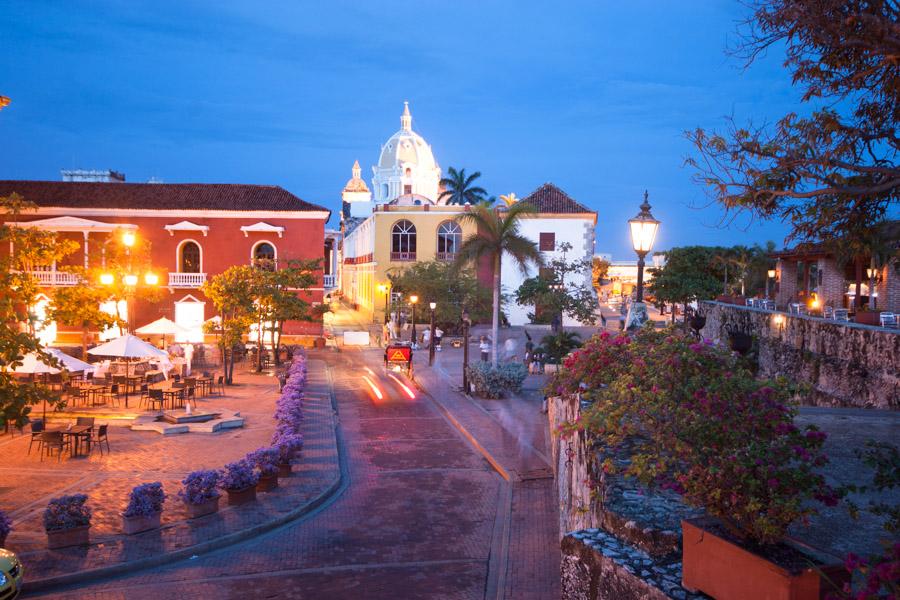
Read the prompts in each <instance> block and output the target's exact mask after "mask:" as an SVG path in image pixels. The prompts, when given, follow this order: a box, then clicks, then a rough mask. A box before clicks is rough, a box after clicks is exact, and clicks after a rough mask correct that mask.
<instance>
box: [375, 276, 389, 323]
mask: <svg viewBox="0 0 900 600" xmlns="http://www.w3.org/2000/svg"><path fill="white" fill-rule="evenodd" d="M390 289H391V288H390V286H388V284H386V283H379V284H378V291H379V292H381V293H382V294H384V320H385V322H387V320H388V318H389V313H388V297H389V294H388V290H390Z"/></svg>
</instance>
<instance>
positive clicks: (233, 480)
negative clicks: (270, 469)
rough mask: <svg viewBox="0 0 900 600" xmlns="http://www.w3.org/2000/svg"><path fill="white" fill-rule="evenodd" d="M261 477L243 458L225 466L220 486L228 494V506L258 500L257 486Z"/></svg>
mask: <svg viewBox="0 0 900 600" xmlns="http://www.w3.org/2000/svg"><path fill="white" fill-rule="evenodd" d="M258 481H259V475H257V474H256V471H254V470H253V465H251V464H250V463H249V462H248V461H247V459H245V458H242V459H241V460H237V461H235V462H232V463H228V464H227V465H225V473H224V474H223V475H222V479H221V481H219V486H220V487H221V488H223V489H224V490H225V492H227V493H228V504H229V505H230V506H237V505H240V504H245V503H247V502H252V501H253V500H256V484H257V482H258Z"/></svg>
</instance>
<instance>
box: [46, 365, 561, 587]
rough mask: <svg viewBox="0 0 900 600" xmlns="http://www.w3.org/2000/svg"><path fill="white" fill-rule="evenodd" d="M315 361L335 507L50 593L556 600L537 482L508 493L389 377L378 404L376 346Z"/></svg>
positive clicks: (423, 400)
mask: <svg viewBox="0 0 900 600" xmlns="http://www.w3.org/2000/svg"><path fill="white" fill-rule="evenodd" d="M312 356H315V357H316V358H319V357H325V358H326V360H327V361H328V363H329V365H330V367H331V368H330V372H331V376H332V379H333V383H334V393H335V398H336V404H337V409H338V420H339V425H340V426H339V429H340V432H341V433H340V435H341V437H342V448H343V452H344V455H345V457H346V459H347V461H346V462H347V465H346V466H347V470H346V473H345V477H344V480H343V482H342V488H341V489H340V490H339V491H338V492H337V494H335V496H334V497H333V501H332V502H331V503H326V504H325V505H324V506H323V507H321V508H320V509H318V510H317V511H316V512H314V513H313V514H311V515H309V516H307V517H305V518H301V519H300V520H299V521H297V522H294V523H291V524H288V525H285V526H283V527H281V528H279V529H276V530H274V531H272V532H270V533H268V534H265V535H263V536H261V537H258V538H255V539H252V540H248V541H246V542H243V543H240V544H237V545H234V546H231V547H229V548H225V549H223V550H219V551H215V552H212V553H209V554H204V555H201V556H199V557H196V558H193V559H190V560H185V561H182V562H178V563H174V564H171V565H168V566H165V567H162V568H159V569H155V570H145V571H140V572H137V573H134V574H129V575H125V576H122V577H118V578H111V579H106V580H102V581H98V582H93V583H89V584H84V585H79V586H73V587H70V588H68V589H61V590H57V591H54V592H53V593H51V594H49V595H47V596H45V597H54V598H159V597H164V596H170V597H178V598H210V597H221V598H232V597H234V598H237V597H241V598H273V597H279V598H372V599H380V598H385V599H386V598H472V599H475V598H477V599H482V598H498V597H507V598H535V599H538V598H554V597H558V591H556V589H557V588H556V583H555V581H552V580H551V582H550V583H549V587H548V582H547V581H546V580H545V579H546V578H545V577H544V573H546V572H547V571H548V565H546V564H541V563H544V562H547V561H549V562H550V564H549V572H550V573H552V574H553V576H554V578H555V574H556V573H557V569H558V562H557V561H558V559H557V558H556V556H555V555H554V554H553V552H554V548H555V547H556V540H555V539H552V538H551V539H549V540H548V539H545V538H544V537H543V536H542V535H537V536H536V535H535V533H536V532H537V533H540V531H541V528H540V527H534V521H535V516H536V509H538V508H540V509H542V510H544V511H551V510H553V508H554V507H553V506H552V502H550V506H546V504H547V500H548V497H547V495H546V494H545V493H544V492H543V487H542V486H536V485H535V483H534V482H532V483H530V484H527V485H526V486H525V487H524V488H523V490H522V493H521V494H515V495H512V494H510V491H511V490H510V485H509V484H508V483H507V482H506V481H505V480H504V479H503V478H502V477H500V476H499V475H498V474H497V472H496V471H495V470H494V469H493V468H492V467H491V466H490V465H489V464H488V462H487V461H486V460H485V458H484V456H482V455H481V454H480V453H479V452H477V451H476V450H475V449H474V448H473V446H472V445H471V444H470V443H469V441H467V440H466V438H465V437H464V436H463V435H462V434H461V433H460V432H459V431H458V430H457V428H455V427H454V426H453V425H452V424H451V422H450V421H449V420H448V419H447V418H446V416H445V415H444V414H442V412H441V411H440V410H439V409H438V408H437V407H436V405H435V404H434V401H433V400H431V399H430V398H428V397H426V396H425V395H423V394H422V393H417V394H415V395H416V398H414V399H411V398H409V397H407V396H406V395H404V394H401V393H399V392H400V389H399V388H391V387H389V385H388V384H389V380H385V381H387V382H388V384H385V383H382V385H381V388H382V390H383V391H384V392H385V393H384V398H383V399H378V398H376V397H374V396H372V395H371V394H370V393H369V388H368V387H367V385H366V383H364V380H363V378H362V377H363V375H366V374H367V373H374V371H375V370H376V369H377V368H378V358H379V357H380V353H378V352H377V351H353V350H348V351H345V352H343V353H340V354H331V353H326V354H313V355H312ZM366 367H369V368H370V369H371V371H369V370H367V369H366ZM369 376H370V377H374V375H369ZM484 416H485V418H487V419H488V420H489V421H491V420H490V418H489V417H488V416H487V414H486V413H484ZM491 422H493V421H491ZM535 492H536V493H535ZM555 523H556V521H555V514H554V516H553V517H551V518H550V524H551V526H555ZM548 550H549V552H548ZM514 589H516V590H519V591H513V590H514Z"/></svg>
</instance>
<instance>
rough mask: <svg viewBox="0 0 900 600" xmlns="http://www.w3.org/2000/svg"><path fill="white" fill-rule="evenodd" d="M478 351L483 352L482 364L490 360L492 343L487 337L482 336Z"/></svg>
mask: <svg viewBox="0 0 900 600" xmlns="http://www.w3.org/2000/svg"><path fill="white" fill-rule="evenodd" d="M478 350H479V351H480V352H481V360H482V362H487V361H488V360H490V356H489V355H490V353H491V343H490V342H489V341H488V339H487V336H484V335H483V336H481V340H480V341H479V342H478Z"/></svg>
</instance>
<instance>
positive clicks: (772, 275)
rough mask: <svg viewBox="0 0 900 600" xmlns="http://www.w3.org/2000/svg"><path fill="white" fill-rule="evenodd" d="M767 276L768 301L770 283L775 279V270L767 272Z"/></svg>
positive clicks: (767, 297) (768, 297)
mask: <svg viewBox="0 0 900 600" xmlns="http://www.w3.org/2000/svg"><path fill="white" fill-rule="evenodd" d="M766 275H767V277H766V299H767V300H769V299H770V296H769V281H770V280H774V279H775V269H769V270H768V271H766Z"/></svg>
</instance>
